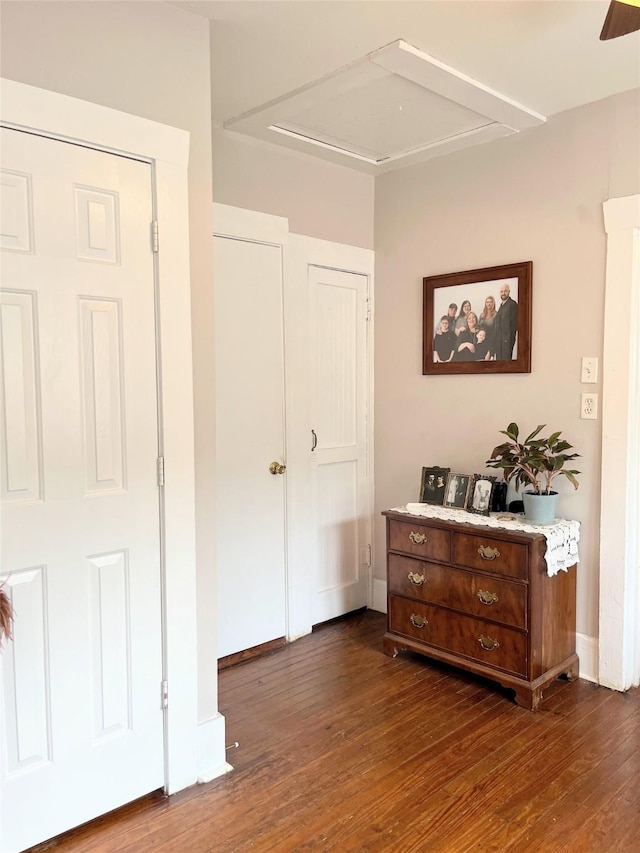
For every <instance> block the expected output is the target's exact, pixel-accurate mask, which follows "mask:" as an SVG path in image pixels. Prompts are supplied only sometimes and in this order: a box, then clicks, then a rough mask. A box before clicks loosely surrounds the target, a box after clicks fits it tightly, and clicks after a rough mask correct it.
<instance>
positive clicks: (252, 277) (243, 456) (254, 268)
mask: <svg viewBox="0 0 640 853" xmlns="http://www.w3.org/2000/svg"><path fill="white" fill-rule="evenodd" d="M282 277H283V269H282V248H281V247H280V246H277V245H272V244H268V243H259V242H250V241H248V240H240V239H233V238H228V237H215V239H214V293H215V359H216V389H215V399H216V472H217V478H216V491H217V513H216V538H217V577H218V656H219V657H225V656H227V655H230V654H235V653H236V652H239V651H242V650H245V649H249V648H252V647H254V646H258V645H262V644H263V643H267V642H269V641H271V640H274V639H278V638H280V637H284V636H285V634H286V590H285V578H286V574H285V477H286V473H284V472H283V473H281V474H272V473H270V471H269V466H270V464H271V463H272V462H276V463H278V464H280V465H283V464H284V462H285V459H284V361H283V322H282V284H283V278H282Z"/></svg>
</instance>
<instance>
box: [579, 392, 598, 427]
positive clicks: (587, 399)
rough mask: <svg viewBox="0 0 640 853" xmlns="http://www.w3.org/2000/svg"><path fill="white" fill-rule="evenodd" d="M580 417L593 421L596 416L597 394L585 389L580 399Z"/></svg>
mask: <svg viewBox="0 0 640 853" xmlns="http://www.w3.org/2000/svg"><path fill="white" fill-rule="evenodd" d="M580 417H581V418H583V419H586V420H592V421H595V420H597V418H598V395H597V394H590V393H589V392H588V391H585V392H584V393H583V394H582V396H581V400H580Z"/></svg>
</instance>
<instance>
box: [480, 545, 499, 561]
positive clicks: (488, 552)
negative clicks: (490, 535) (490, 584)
mask: <svg viewBox="0 0 640 853" xmlns="http://www.w3.org/2000/svg"><path fill="white" fill-rule="evenodd" d="M478 554H480V556H481V557H482V559H483V560H495V558H496V557H499V556H500V551H498V549H497V548H489V547H488V546H487V545H481V546H480V547H479V548H478Z"/></svg>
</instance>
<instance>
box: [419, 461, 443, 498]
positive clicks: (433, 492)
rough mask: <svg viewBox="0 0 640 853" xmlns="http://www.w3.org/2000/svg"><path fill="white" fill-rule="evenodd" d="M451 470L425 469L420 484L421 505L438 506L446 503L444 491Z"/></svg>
mask: <svg viewBox="0 0 640 853" xmlns="http://www.w3.org/2000/svg"><path fill="white" fill-rule="evenodd" d="M449 471H450V469H449V468H423V469H422V480H421V482H420V503H423V504H437V505H438V506H442V504H443V503H444V490H445V487H446V485H447V477H448V476H449Z"/></svg>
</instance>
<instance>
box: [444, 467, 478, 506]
mask: <svg viewBox="0 0 640 853" xmlns="http://www.w3.org/2000/svg"><path fill="white" fill-rule="evenodd" d="M470 485H471V474H457V473H453V474H449V476H448V477H447V485H446V487H445V490H444V503H443V506H446V507H449V508H450V509H466V506H467V500H468V497H469V486H470Z"/></svg>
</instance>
